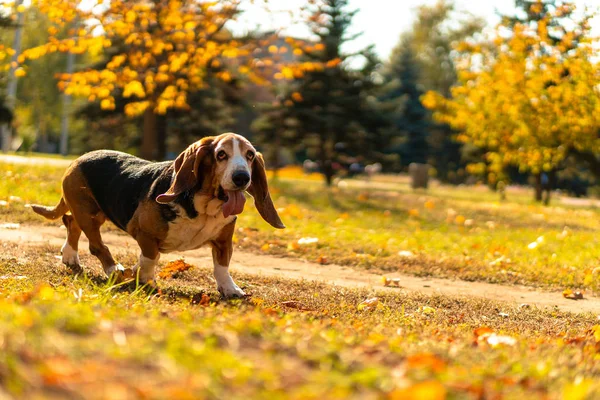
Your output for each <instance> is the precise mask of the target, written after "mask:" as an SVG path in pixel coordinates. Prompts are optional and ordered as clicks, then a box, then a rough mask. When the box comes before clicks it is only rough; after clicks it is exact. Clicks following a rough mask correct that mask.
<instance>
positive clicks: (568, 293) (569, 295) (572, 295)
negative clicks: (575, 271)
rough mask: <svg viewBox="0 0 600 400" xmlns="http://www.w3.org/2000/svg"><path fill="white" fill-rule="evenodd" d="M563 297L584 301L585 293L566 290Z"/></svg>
mask: <svg viewBox="0 0 600 400" xmlns="http://www.w3.org/2000/svg"><path fill="white" fill-rule="evenodd" d="M563 297H564V298H565V299H569V300H583V293H581V292H580V291H579V290H577V291H575V292H574V291H572V290H571V289H565V290H564V291H563Z"/></svg>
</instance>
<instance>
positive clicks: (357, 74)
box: [276, 0, 383, 185]
mask: <svg viewBox="0 0 600 400" xmlns="http://www.w3.org/2000/svg"><path fill="white" fill-rule="evenodd" d="M347 8H348V0H323V1H320V2H318V3H317V4H315V5H313V6H310V10H311V16H310V18H309V19H308V22H307V24H308V26H309V28H310V30H311V32H312V33H313V35H314V36H315V37H316V38H317V40H316V41H314V42H306V41H294V40H290V42H292V43H293V46H294V47H295V52H296V53H298V54H302V55H301V56H300V62H299V63H298V64H297V65H294V66H293V67H290V68H287V69H286V68H284V69H283V70H282V73H281V75H282V76H281V78H290V79H291V81H290V82H289V85H288V86H287V88H286V90H285V94H284V95H283V99H282V104H283V105H284V106H286V107H289V108H290V110H289V115H290V116H291V117H292V118H293V119H294V120H295V121H296V122H297V124H296V126H295V127H294V132H295V134H296V137H297V139H298V140H299V141H301V142H302V143H303V145H304V146H305V147H306V149H307V152H308V154H309V155H310V156H311V157H312V158H316V159H317V160H318V161H319V163H320V165H321V170H322V172H323V175H324V177H325V181H326V184H327V185H331V183H332V179H333V176H334V173H335V171H334V165H335V163H336V162H338V163H340V162H341V163H343V162H344V161H345V159H346V158H348V157H359V158H361V159H363V160H365V161H366V160H369V159H373V158H374V157H375V153H374V151H373V150H374V144H375V143H377V142H378V141H380V140H381V137H378V136H379V135H381V134H382V129H380V126H378V125H383V123H382V122H381V120H380V119H378V118H374V117H373V114H375V113H377V112H379V110H377V108H375V107H373V105H372V104H371V103H370V102H369V100H368V97H369V95H371V94H372V93H373V91H374V89H375V88H376V87H377V86H378V84H377V80H376V75H375V69H376V67H377V66H378V64H379V62H378V61H377V59H376V57H375V55H374V53H373V49H372V47H369V48H366V49H364V50H362V51H358V52H356V53H352V54H348V53H345V52H344V51H343V50H342V47H343V46H344V45H345V44H346V43H348V42H350V41H352V40H354V39H355V38H356V37H357V36H356V35H351V34H350V33H349V29H350V26H351V22H352V18H353V16H354V15H355V14H356V11H349V10H348V9H347ZM356 57H362V59H363V60H364V64H363V66H362V67H361V68H358V69H356V68H354V69H353V68H351V67H350V63H351V62H352V60H353V59H355V58H356ZM276 119H277V118H276ZM278 119H279V120H280V121H285V120H288V119H287V118H286V119H282V118H280V117H278ZM278 129H279V131H281V132H287V134H289V133H291V132H290V130H289V129H287V128H286V127H280V128H278Z"/></svg>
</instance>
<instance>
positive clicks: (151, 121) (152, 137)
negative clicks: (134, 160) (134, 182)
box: [140, 105, 158, 160]
mask: <svg viewBox="0 0 600 400" xmlns="http://www.w3.org/2000/svg"><path fill="white" fill-rule="evenodd" d="M157 154H158V130H157V121H156V114H154V107H152V106H151V105H150V106H148V108H146V111H144V125H143V130H142V145H141V148H140V155H141V157H142V158H144V159H146V160H156V156H157Z"/></svg>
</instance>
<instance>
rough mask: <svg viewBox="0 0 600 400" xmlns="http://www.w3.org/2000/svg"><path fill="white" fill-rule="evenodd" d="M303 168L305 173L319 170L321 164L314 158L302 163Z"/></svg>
mask: <svg viewBox="0 0 600 400" xmlns="http://www.w3.org/2000/svg"><path fill="white" fill-rule="evenodd" d="M302 169H303V170H304V173H305V174H311V173H313V172H319V164H318V163H316V162H314V161H312V160H304V163H302Z"/></svg>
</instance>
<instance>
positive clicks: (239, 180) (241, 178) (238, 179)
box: [231, 171, 250, 187]
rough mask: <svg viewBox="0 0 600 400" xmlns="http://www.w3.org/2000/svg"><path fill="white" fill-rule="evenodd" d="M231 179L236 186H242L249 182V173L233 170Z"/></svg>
mask: <svg viewBox="0 0 600 400" xmlns="http://www.w3.org/2000/svg"><path fill="white" fill-rule="evenodd" d="M231 180H232V181H233V183H234V184H235V186H237V187H244V186H246V185H247V184H248V182H250V174H248V173H247V172H246V171H235V172H234V173H233V176H232V177H231Z"/></svg>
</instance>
